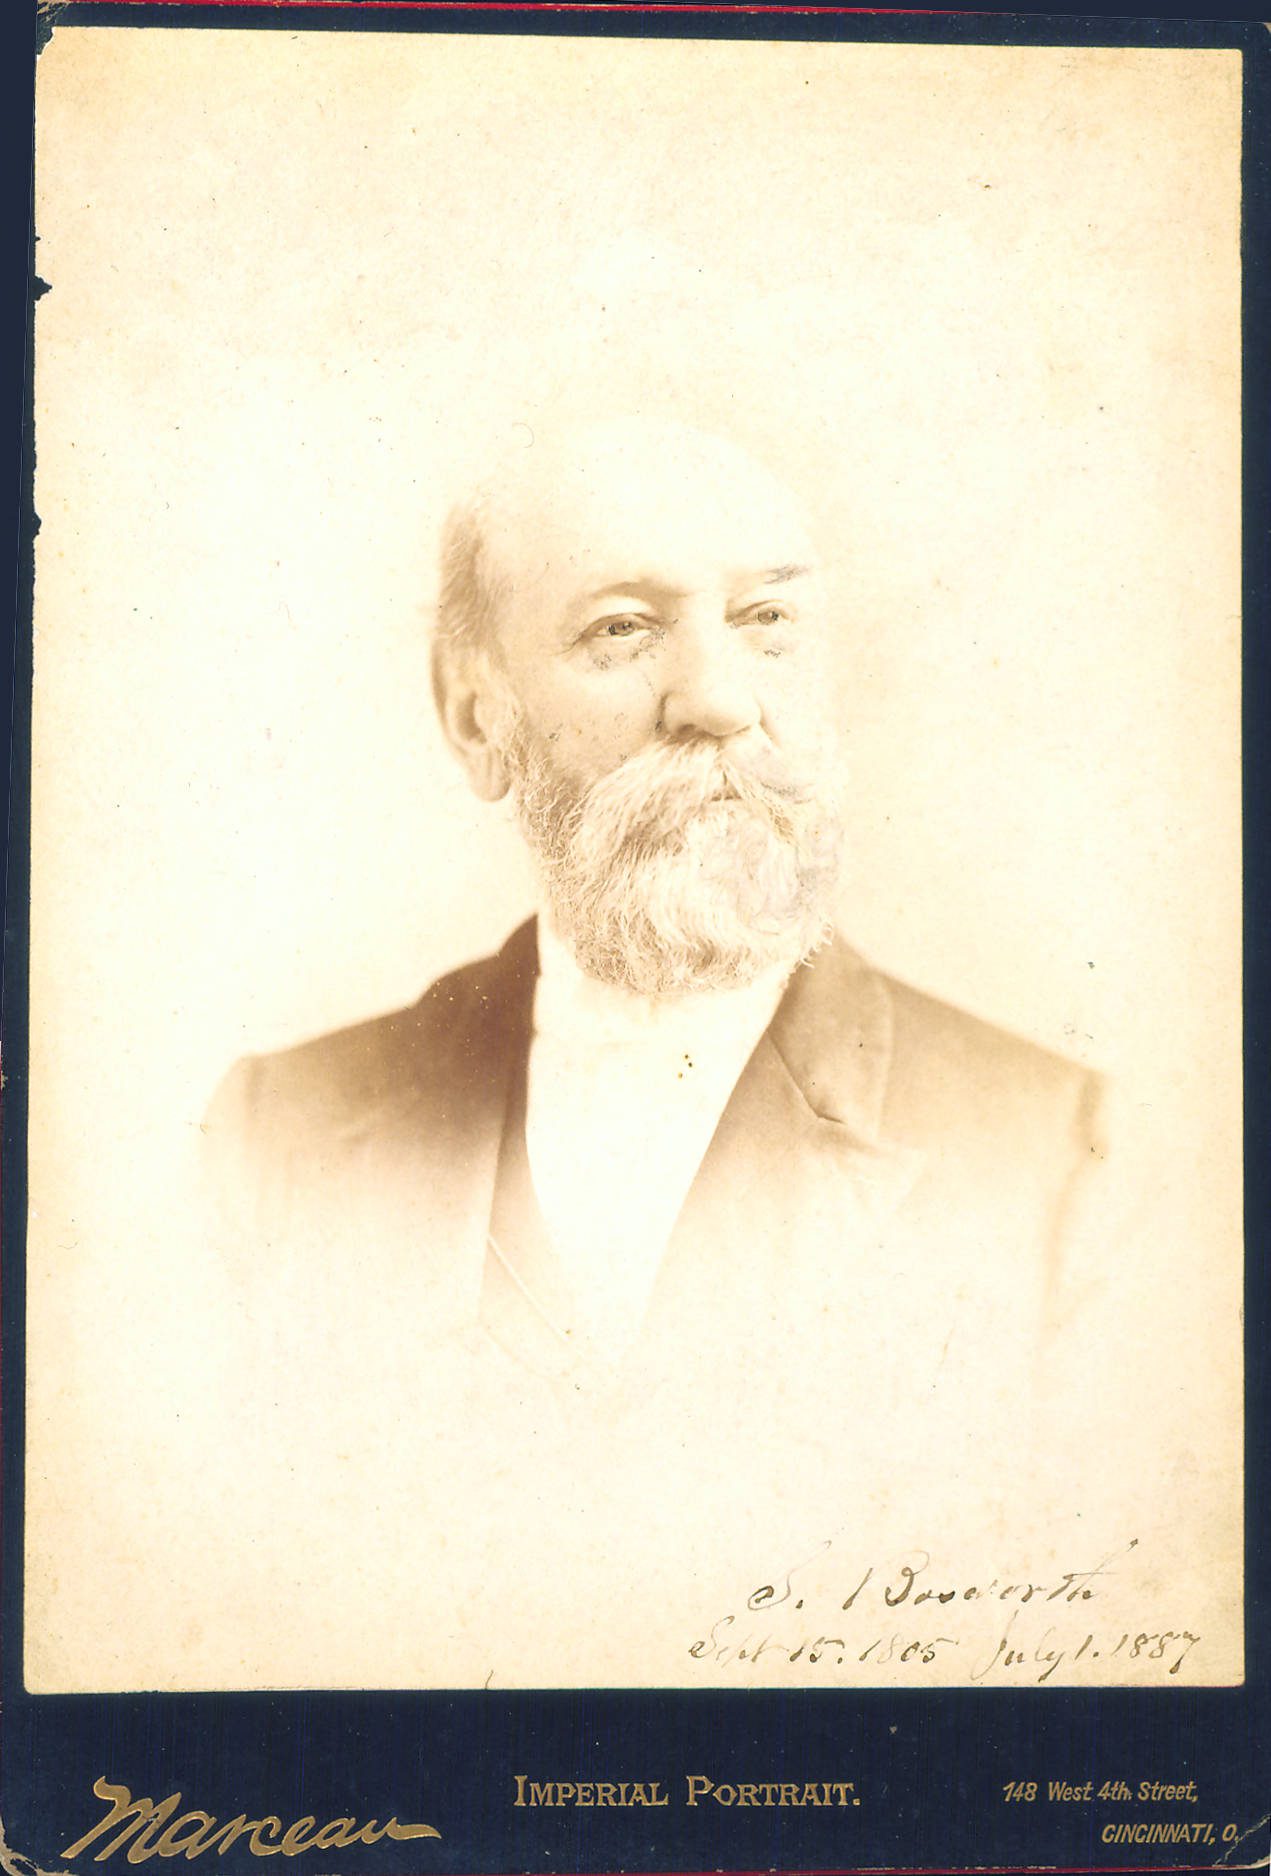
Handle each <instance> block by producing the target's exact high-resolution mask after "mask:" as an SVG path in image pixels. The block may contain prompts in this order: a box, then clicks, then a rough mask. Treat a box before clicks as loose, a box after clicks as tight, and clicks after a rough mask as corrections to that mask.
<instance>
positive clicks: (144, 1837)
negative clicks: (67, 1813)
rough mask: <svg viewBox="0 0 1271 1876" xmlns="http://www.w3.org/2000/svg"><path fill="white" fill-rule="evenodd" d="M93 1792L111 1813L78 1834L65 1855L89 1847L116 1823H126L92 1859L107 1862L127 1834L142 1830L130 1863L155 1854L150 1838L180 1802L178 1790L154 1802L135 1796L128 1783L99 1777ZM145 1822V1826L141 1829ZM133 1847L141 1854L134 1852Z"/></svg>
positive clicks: (131, 1853)
mask: <svg viewBox="0 0 1271 1876" xmlns="http://www.w3.org/2000/svg"><path fill="white" fill-rule="evenodd" d="M93 1796H94V1797H96V1798H100V1799H101V1800H102V1803H103V1804H108V1805H109V1806H110V1816H109V1817H103V1818H102V1819H101V1820H100V1822H98V1823H96V1824H94V1825H93V1828H92V1829H91V1830H87V1831H85V1832H84V1835H83V1836H82V1837H79V1838H77V1839H76V1841H75V1842H74V1843H73V1844H72V1845H71V1846H70V1848H69V1849H68V1850H63V1852H62V1855H63V1856H64V1857H72V1856H78V1855H79V1853H80V1851H81V1850H87V1848H88V1846H89V1844H90V1843H95V1842H96V1840H97V1838H98V1837H101V1836H103V1835H104V1834H105V1832H106V1831H108V1830H113V1829H114V1828H115V1825H116V1824H123V1826H124V1827H123V1829H122V1830H121V1831H120V1833H119V1835H118V1836H117V1837H116V1839H115V1841H114V1843H111V1844H106V1845H105V1846H104V1848H102V1849H101V1850H99V1851H98V1852H97V1854H96V1856H95V1857H94V1858H93V1861H94V1863H102V1862H104V1861H105V1860H106V1858H107V1857H108V1856H110V1855H111V1854H112V1852H113V1851H115V1850H117V1849H118V1848H119V1846H120V1844H121V1843H122V1842H123V1841H124V1839H125V1838H126V1837H131V1836H132V1834H133V1832H134V1831H138V1830H140V1831H141V1835H140V1837H139V1838H138V1839H137V1841H136V1843H134V1844H132V1845H131V1846H130V1847H129V1850H128V1860H129V1862H130V1863H141V1862H143V1861H144V1860H145V1858H146V1857H148V1856H151V1855H152V1854H153V1851H154V1845H153V1843H152V1842H151V1841H150V1840H151V1839H152V1838H153V1836H154V1835H155V1833H156V1831H157V1830H158V1829H160V1828H162V1826H163V1825H165V1824H166V1823H167V1821H168V1819H169V1818H170V1817H171V1816H172V1813H173V1812H174V1811H175V1810H176V1808H177V1806H178V1805H179V1804H180V1802H181V1793H180V1792H179V1791H174V1792H173V1794H172V1796H171V1797H170V1798H165V1799H164V1801H163V1803H162V1804H155V1803H154V1802H153V1800H152V1799H150V1798H134V1797H133V1795H132V1793H131V1792H130V1791H129V1789H128V1787H127V1785H112V1784H110V1783H109V1782H108V1780H107V1779H106V1778H105V1777H102V1778H99V1779H97V1780H96V1782H95V1783H94V1785H93ZM129 1817H131V1818H132V1822H131V1823H130V1824H125V1823H124V1819H125V1818H129ZM143 1825H144V1826H145V1828H144V1829H142V1826H143ZM134 1851H135V1852H137V1853H138V1854H136V1855H134V1854H133V1853H134Z"/></svg>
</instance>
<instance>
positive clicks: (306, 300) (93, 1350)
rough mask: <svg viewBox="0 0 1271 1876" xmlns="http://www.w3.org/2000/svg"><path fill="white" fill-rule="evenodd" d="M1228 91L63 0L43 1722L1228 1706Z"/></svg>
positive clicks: (1237, 573)
mask: <svg viewBox="0 0 1271 1876" xmlns="http://www.w3.org/2000/svg"><path fill="white" fill-rule="evenodd" d="M1241 84H1242V64H1241V54H1240V53H1239V52H1238V51H1236V50H1230V49H1223V48H1221V47H1204V46H1195V47H1177V46H1175V47H1170V46H1164V45H1160V46H1157V45H1153V46H1137V47H1136V46H1099V45H1086V46H1073V45H1067V46H1064V45H1041V44H1032V45H1020V44H1015V45H1008V44H970V43H967V44H957V43H949V44H937V43H905V44H896V43H884V42H878V43H870V42H855V43H843V42H834V41H832V40H829V39H824V38H823V39H820V40H804V41H800V40H796V39H794V38H790V37H787V38H785V39H777V38H772V39H767V38H762V37H758V36H754V34H753V33H752V35H751V36H749V37H745V38H729V37H727V36H716V37H712V38H700V37H693V36H691V35H688V34H687V33H685V34H681V35H669V36H668V35H664V36H661V37H657V36H647V35H646V36H642V35H641V34H639V33H638V32H636V31H634V30H632V31H630V32H628V31H626V30H625V29H624V28H623V27H622V26H621V25H613V26H612V27H611V28H610V29H609V30H607V31H606V33H605V34H603V35H597V34H591V35H582V36H570V35H569V34H568V33H548V32H545V31H536V32H520V31H516V30H509V31H506V32H500V33H486V32H465V31H458V30H456V31H453V32H452V31H449V30H443V31H430V32H417V33H396V32H391V31H364V32H363V31H358V32H352V31H344V32H337V31H307V30H303V29H302V27H301V25H300V24H299V23H298V24H297V26H296V29H295V30H294V31H293V30H270V31H265V32H253V31H249V30H245V29H243V28H242V27H241V26H235V25H233V24H231V25H227V26H223V27H221V26H215V25H209V24H207V23H206V22H203V23H201V24H199V25H198V26H197V27H194V26H190V27H180V26H167V27H165V28H164V29H163V30H153V31H140V30H136V29H134V28H131V27H129V26H127V25H112V26H88V25H85V24H78V23H74V22H71V23H66V24H59V23H57V22H56V21H55V22H54V24H53V27H52V31H51V36H50V37H49V40H48V43H47V45H46V46H45V47H44V49H43V51H42V52H41V54H40V58H39V62H38V73H37V81H36V193H35V227H36V236H37V245H36V250H35V252H36V261H35V265H36V270H37V273H38V275H39V278H40V280H41V282H43V283H44V285H45V287H46V288H47V290H45V291H42V292H41V293H40V297H39V300H38V304H37V306H36V310H35V322H34V361H35V363H34V437H35V494H34V502H35V510H36V513H37V515H38V517H39V531H38V537H37V539H36V543H35V570H34V655H33V656H34V662H33V679H32V808H31V888H30V891H31V897H30V993H29V994H30V1065H29V1145H28V1151H29V1214H28V1241H27V1252H26V1256H27V1277H26V1284H27V1289H26V1299H27V1300H26V1344H25V1360H26V1376H27V1382H26V1423H25V1480H26V1484H25V1570H24V1652H23V1663H22V1671H23V1675H24V1678H25V1683H26V1686H27V1688H28V1689H29V1690H30V1691H31V1692H32V1693H37V1694H51V1693H103V1692H135V1691H159V1692H170V1693H172V1692H191V1691H199V1690H214V1689H216V1690H222V1689H228V1690H248V1691H250V1690H265V1689H354V1688H358V1689H413V1690H427V1689H453V1690H465V1689H494V1690H498V1689H535V1688H600V1689H628V1688H669V1689H725V1688H739V1689H741V1688H744V1689H760V1688H767V1689H773V1688H786V1689H802V1688H835V1687H840V1688H841V1687H857V1688H902V1687H903V1688H933V1687H938V1688H985V1689H989V1688H1004V1687H1006V1688H1015V1689H1019V1688H1024V1687H1029V1688H1041V1689H1042V1690H1043V1697H1044V1694H1045V1690H1046V1689H1051V1690H1054V1689H1059V1688H1064V1687H1069V1688H1072V1687H1085V1688H1104V1687H1117V1688H1135V1689H1165V1688H1177V1687H1193V1688H1215V1687H1229V1686H1232V1685H1235V1684H1238V1683H1240V1682H1241V1681H1242V1678H1243V1675H1244V1652H1243V1638H1244V1586H1243V1572H1242V1558H1243V1541H1244V1539H1243V1478H1242V1458H1241V1455H1242V1442H1243V1418H1242V1407H1241V1401H1242V1356H1241V1299H1242V1280H1243V1242H1242V1155H1241V975H1240V916H1241V890H1240V832H1241V830H1240V630H1241V621H1240V613H1241V497H1240V474H1241V410H1240V366H1241V355H1240V330H1241V328H1240V292H1241V276H1240V210H1241V193H1240V160H1241ZM690 1769H691V1768H690ZM153 1795H154V1796H155V1797H158V1796H159V1795H160V1794H159V1793H158V1792H157V1791H156V1792H155V1793H154V1794H153Z"/></svg>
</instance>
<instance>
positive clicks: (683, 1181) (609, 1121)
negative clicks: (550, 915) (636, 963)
mask: <svg viewBox="0 0 1271 1876" xmlns="http://www.w3.org/2000/svg"><path fill="white" fill-rule="evenodd" d="M538 939H539V978H538V985H537V988H536V990H535V996H534V1031H533V1037H532V1040H531V1043H530V1055H529V1070H528V1082H527V1091H526V1117H525V1139H526V1149H527V1152H528V1155H529V1163H530V1173H531V1177H532V1178H533V1182H534V1191H535V1194H536V1195H537V1198H538V1202H539V1206H540V1208H541V1210H542V1213H543V1219H544V1222H545V1224H546V1226H547V1229H548V1232H549V1234H550V1236H551V1239H552V1242H553V1244H554V1246H555V1248H556V1251H557V1254H558V1256H559V1257H560V1260H561V1263H562V1266H563V1268H564V1272H565V1276H566V1278H567V1280H568V1283H569V1285H570V1287H571V1289H572V1291H573V1294H574V1296H575V1298H576V1300H577V1305H578V1314H579V1321H578V1324H577V1326H578V1327H579V1328H580V1329H582V1330H583V1331H584V1332H586V1333H588V1334H591V1335H595V1336H598V1337H601V1338H603V1339H605V1340H606V1341H609V1342H615V1341H616V1342H618V1343H621V1342H623V1341H626V1340H629V1339H630V1338H631V1337H632V1336H634V1335H635V1333H636V1331H637V1330H638V1329H639V1326H640V1322H641V1319H642V1318H643V1315H644V1312H645V1309H646V1307H647V1305H648V1301H649V1296H650V1293H651V1291H652V1288H653V1283H654V1279H655V1278H656V1276H657V1273H658V1267H659V1265H660V1263H661V1261H662V1256H663V1253H664V1251H665V1250H666V1246H667V1242H668V1240H669V1238H670V1235H671V1232H672V1230H673V1228H674V1226H675V1221H676V1218H677V1217H678V1216H679V1212H680V1208H681V1206H682V1205H683V1203H684V1200H685V1198H686V1197H687V1195H688V1190H689V1187H690V1186H691V1185H692V1183H693V1179H694V1177H695V1175H696V1173H697V1169H698V1167H699V1166H700V1165H701V1163H702V1159H703V1157H704V1155H705V1153H706V1149H707V1147H708V1146H709V1145H710V1142H711V1137H712V1135H713V1134H714V1132H715V1128H716V1126H717V1125H718V1123H719V1118H720V1115H721V1114H722V1113H723V1111H724V1108H725V1106H726V1105H727V1102H728V1098H729V1096H730V1095H731V1093H732V1091H733V1088H734V1086H735V1085H736V1082H737V1078H738V1076H739V1075H740V1074H741V1071H742V1069H743V1068H744V1067H745V1065H746V1062H747V1061H748V1059H749V1057H750V1055H751V1053H752V1051H753V1050H754V1048H755V1045H756V1043H757V1042H758V1041H759V1038H760V1037H761V1036H762V1035H763V1033H764V1031H765V1030H766V1029H767V1027H768V1024H769V1023H770V1022H771V1021H772V1017H773V1014H774V1012H775V1011H776V1008H777V1005H778V1003H779V1002H780V1000H781V994H782V991H783V990H784V988H785V984H786V980H787V978H788V976H789V971H788V969H787V967H786V966H784V965H782V966H779V967H778V968H777V969H776V970H773V971H769V972H766V973H765V974H764V975H763V976H762V977H760V978H758V979H757V980H756V981H755V982H754V983H752V984H748V985H746V986H745V987H744V988H742V989H739V990H712V991H700V992H694V993H691V994H689V995H686V996H681V997H666V998H659V997H645V996H639V995H636V994H635V993H634V992H632V991H628V990H623V989H620V988H617V987H615V986H613V985H611V984H604V983H601V982H600V981H599V980H598V979H596V978H593V977H589V976H587V975H586V974H585V973H584V972H583V971H582V970H581V969H580V968H579V966H578V964H577V963H576V962H575V959H574V956H573V953H572V951H570V950H569V949H568V947H567V946H566V945H565V944H563V943H562V942H561V940H560V939H559V938H557V937H556V935H555V934H554V933H553V932H552V930H551V929H550V926H549V925H548V922H547V920H546V918H540V920H539V932H538Z"/></svg>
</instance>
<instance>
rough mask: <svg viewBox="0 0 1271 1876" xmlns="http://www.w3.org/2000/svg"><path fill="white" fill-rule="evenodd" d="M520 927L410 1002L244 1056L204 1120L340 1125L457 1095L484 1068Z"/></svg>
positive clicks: (510, 985) (499, 1038) (497, 1046)
mask: <svg viewBox="0 0 1271 1876" xmlns="http://www.w3.org/2000/svg"><path fill="white" fill-rule="evenodd" d="M527 930H528V928H526V927H522V928H521V929H520V930H519V931H518V932H516V933H514V934H513V936H512V938H511V939H509V941H508V943H507V944H506V945H505V946H504V947H503V948H502V950H501V951H498V952H496V953H494V954H493V955H491V956H489V957H484V958H480V959H477V960H476V961H474V962H473V963H470V964H464V965H461V966H460V967H459V968H458V969H456V970H452V971H449V972H447V973H446V974H445V975H444V976H442V977H439V978H438V979H437V980H436V982H435V983H433V984H432V985H430V987H429V988H428V989H427V990H426V991H425V992H424V994H423V996H421V997H420V998H419V999H418V1001H417V1002H415V1003H412V1004H409V1005H407V1006H406V1007H405V1008H403V1009H398V1010H392V1011H389V1012H387V1013H386V1014H384V1015H382V1016H375V1017H371V1018H369V1019H368V1020H366V1021H362V1022H358V1023H352V1024H348V1025H346V1026H345V1027H343V1028H340V1029H335V1030H331V1031H329V1032H327V1033H326V1034H324V1035H320V1036H316V1037H314V1038H312V1039H311V1040H309V1041H306V1042H301V1043H298V1044H296V1045H294V1046H293V1047H291V1048H287V1049H282V1050H278V1051H276V1052H274V1053H270V1054H259V1055H250V1056H245V1057H244V1058H242V1060H240V1061H239V1062H237V1063H235V1065H234V1067H233V1068H232V1069H231V1070H230V1072H229V1074H228V1075H227V1076H226V1078H225V1080H224V1082H223V1083H222V1085H221V1088H220V1089H219V1091H218V1093H217V1096H216V1098H215V1100H214V1102H213V1107H212V1113H211V1115H210V1117H209V1125H210V1127H211V1128H212V1129H214V1130H215V1129H217V1128H224V1129H230V1130H238V1129H239V1128H242V1127H244V1126H247V1127H250V1126H253V1125H257V1124H259V1123H261V1122H262V1121H265V1120H268V1121H269V1122H271V1123H272V1124H273V1125H274V1126H275V1127H284V1128H285V1127H286V1125H287V1123H288V1121H289V1120H291V1121H295V1122H297V1123H300V1122H303V1124H304V1126H305V1128H306V1129H307V1130H309V1129H313V1128H317V1129H319V1130H321V1131H323V1132H328V1133H339V1132H344V1131H346V1130H348V1129H351V1128H360V1127H363V1126H365V1125H366V1124H367V1123H368V1122H373V1121H374V1119H375V1118H376V1117H377V1116H380V1115H383V1114H384V1113H385V1112H386V1111H388V1110H393V1109H401V1108H407V1107H412V1106H416V1105H418V1104H420V1103H421V1102H422V1103H427V1102H429V1101H438V1100H440V1101H445V1102H458V1101H461V1100H462V1098H463V1095H464V1091H465V1088H476V1087H479V1086H480V1085H481V1084H482V1083H483V1082H485V1081H486V1080H487V1079H488V1077H489V1076H490V1074H491V1073H492V1072H493V1059H494V1058H495V1057H496V1056H501V1055H502V1053H503V1045H504V1044H505V1043H506V1041H507V1039H508V1034H507V1032H508V1026H509V1023H515V1021H516V1017H517V1007H519V1003H520V1001H521V1000H522V999H519V998H518V996H517V992H518V989H520V988H522V987H523V986H522V984H521V981H520V980H521V979H522V977H523V975H524V970H525V959H524V956H523V953H524V950H525V941H526V933H527Z"/></svg>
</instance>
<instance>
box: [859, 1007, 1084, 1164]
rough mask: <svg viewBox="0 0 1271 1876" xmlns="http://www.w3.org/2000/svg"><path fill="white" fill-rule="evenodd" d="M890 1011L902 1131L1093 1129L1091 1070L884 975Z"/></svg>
mask: <svg viewBox="0 0 1271 1876" xmlns="http://www.w3.org/2000/svg"><path fill="white" fill-rule="evenodd" d="M878 976H879V979H880V982H881V983H882V985H883V986H884V988H885V993H886V996H887V999H888V1004H889V1008H890V1016H891V1030H892V1047H891V1065H890V1075H889V1084H888V1103H887V1104H888V1110H889V1113H890V1114H891V1116H892V1117H893V1119H894V1120H895V1121H896V1122H897V1124H898V1125H899V1126H900V1128H901V1129H902V1130H904V1131H922V1132H930V1133H939V1134H941V1135H943V1136H945V1137H946V1138H954V1139H961V1138H966V1137H967V1136H968V1135H970V1134H977V1135H979V1136H980V1137H982V1138H988V1137H991V1136H995V1135H996V1136H999V1137H1000V1136H1001V1134H1002V1133H1003V1132H1006V1133H1014V1134H1017V1135H1019V1136H1020V1137H1021V1140H1024V1139H1026V1138H1027V1137H1028V1136H1029V1135H1030V1134H1031V1135H1034V1136H1036V1134H1037V1133H1038V1132H1039V1131H1041V1132H1045V1131H1049V1130H1050V1129H1051V1128H1052V1127H1053V1126H1055V1125H1061V1126H1063V1127H1064V1128H1065V1130H1067V1129H1068V1128H1071V1127H1074V1126H1075V1128H1076V1129H1077V1130H1078V1131H1079V1132H1083V1133H1086V1132H1090V1131H1092V1130H1093V1129H1094V1125H1095V1115H1096V1111H1097V1109H1098V1108H1099V1106H1100V1102H1101V1097H1102V1090H1103V1081H1102V1077H1101V1076H1100V1075H1099V1074H1098V1073H1097V1072H1096V1071H1095V1070H1093V1069H1090V1068H1088V1067H1086V1066H1085V1065H1084V1064H1082V1063H1080V1062H1077V1061H1074V1060H1072V1059H1071V1058H1070V1057H1068V1056H1065V1055H1063V1054H1061V1053H1059V1052H1057V1051H1055V1050H1053V1049H1050V1048H1047V1047H1044V1046H1043V1045H1041V1044H1039V1043H1037V1042H1033V1041H1031V1040H1030V1039H1029V1038H1027V1037H1025V1036H1021V1035H1018V1034H1016V1033H1014V1032H1013V1031H1011V1030H1009V1029H1005V1028H1002V1027H1000V1026H999V1025H997V1024H996V1023H993V1022H990V1021H987V1020H986V1019H984V1018H983V1017H980V1016H976V1015H973V1014H971V1013H970V1012H969V1011H967V1010H965V1009H962V1008H960V1007H958V1006H957V1005H955V1004H951V1003H946V1002H944V1001H942V1000H941V999H940V998H938V997H935V996H932V995H930V994H928V993H927V992H925V991H922V990H918V989H915V988H914V986H913V985H911V984H908V983H905V982H903V981H902V980H900V979H898V978H894V977H889V976H886V975H884V974H883V973H878Z"/></svg>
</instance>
